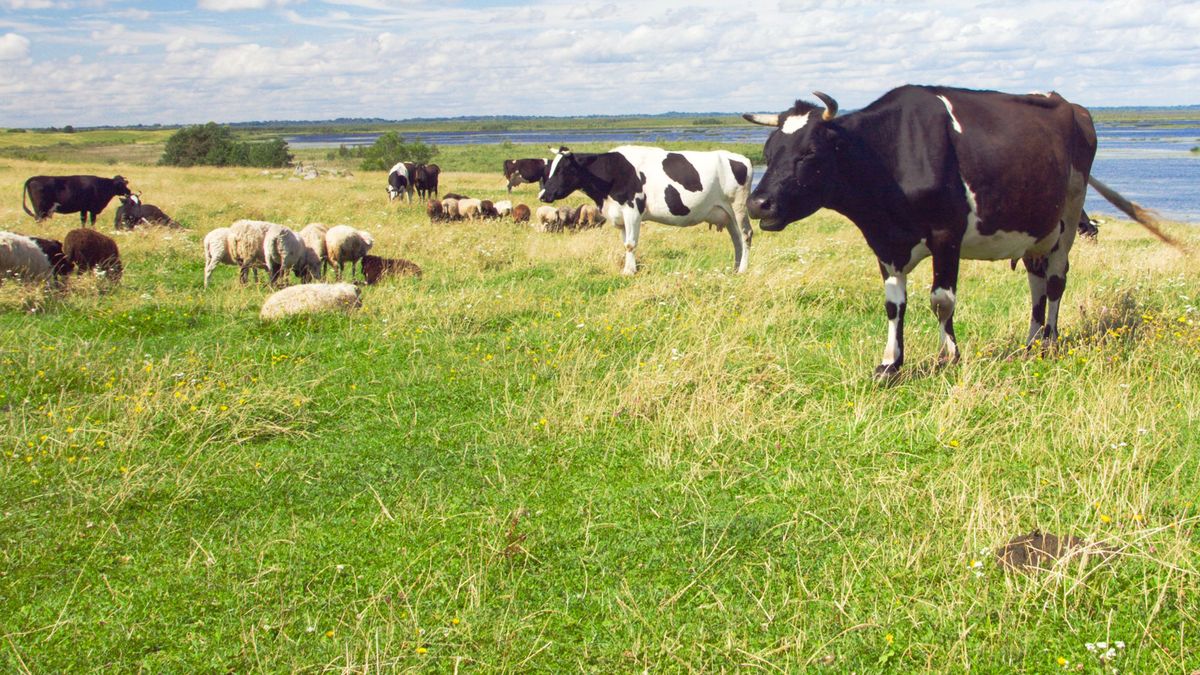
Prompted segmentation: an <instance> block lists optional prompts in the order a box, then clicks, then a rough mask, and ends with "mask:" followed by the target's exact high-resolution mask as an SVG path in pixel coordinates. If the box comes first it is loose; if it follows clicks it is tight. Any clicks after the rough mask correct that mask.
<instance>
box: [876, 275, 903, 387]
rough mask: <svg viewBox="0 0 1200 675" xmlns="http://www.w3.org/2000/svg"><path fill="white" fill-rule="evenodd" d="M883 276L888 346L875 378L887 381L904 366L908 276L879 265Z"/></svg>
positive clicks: (885, 347)
mask: <svg viewBox="0 0 1200 675" xmlns="http://www.w3.org/2000/svg"><path fill="white" fill-rule="evenodd" d="M879 271H880V272H881V273H882V274H883V295H884V298H885V301H884V303H883V308H884V309H885V310H886V311H887V318H888V334H887V345H886V346H884V348H883V360H882V361H881V362H880V363H879V365H878V366H877V367H876V368H875V377H876V378H879V379H886V378H888V377H891V376H893V375H895V374H896V373H898V372H900V366H902V365H904V311H905V309H906V307H907V305H908V276H907V275H906V274H904V272H901V271H899V270H897V269H895V268H893V267H891V266H890V265H884V264H883V263H882V262H881V263H879Z"/></svg>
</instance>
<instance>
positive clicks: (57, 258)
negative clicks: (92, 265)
mask: <svg viewBox="0 0 1200 675" xmlns="http://www.w3.org/2000/svg"><path fill="white" fill-rule="evenodd" d="M30 239H32V240H33V243H35V244H37V245H38V248H40V249H42V253H45V254H46V259H47V260H49V261H50V268H51V269H52V270H53V271H54V274H55V276H60V277H63V276H66V275H68V274H70V273H71V272H74V271H75V265H74V264H72V263H71V261H70V260H67V256H66V255H65V254H64V253H63V245H62V242H61V241H59V240H57V239H43V238H42V237H30Z"/></svg>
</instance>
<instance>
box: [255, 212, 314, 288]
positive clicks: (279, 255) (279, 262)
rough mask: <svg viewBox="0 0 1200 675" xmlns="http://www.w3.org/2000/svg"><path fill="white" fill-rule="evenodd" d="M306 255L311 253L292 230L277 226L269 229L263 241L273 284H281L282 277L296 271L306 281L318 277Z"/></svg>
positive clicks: (264, 255) (264, 254) (268, 270)
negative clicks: (290, 271) (289, 271)
mask: <svg viewBox="0 0 1200 675" xmlns="http://www.w3.org/2000/svg"><path fill="white" fill-rule="evenodd" d="M306 253H309V250H308V248H307V247H305V246H304V242H303V241H301V240H300V237H298V236H296V233H295V232H293V231H292V230H291V228H288V227H284V226H283V225H275V224H272V225H271V227H269V228H267V235H266V237H265V238H264V239H263V260H265V261H266V263H267V274H268V275H269V276H270V279H271V283H272V284H275V283H279V279H280V277H286V276H287V273H288V270H292V271H294V272H295V273H296V276H298V277H300V278H301V279H303V280H305V281H308V280H309V279H312V278H313V277H314V276H316V273H315V271H314V270H313V269H312V268H311V267H310V264H309V263H310V260H311V258H310V257H308V256H305V254H306ZM319 265H320V263H319V262H318V266H319Z"/></svg>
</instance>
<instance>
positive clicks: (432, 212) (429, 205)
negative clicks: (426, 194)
mask: <svg viewBox="0 0 1200 675" xmlns="http://www.w3.org/2000/svg"><path fill="white" fill-rule="evenodd" d="M425 213H426V215H428V216H429V222H430V223H436V222H440V221H441V220H443V216H444V213H445V212H444V211H443V210H442V203H441V202H439V201H438V200H436V199H430V200H429V201H428V202H426V204H425Z"/></svg>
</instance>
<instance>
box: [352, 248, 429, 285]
mask: <svg viewBox="0 0 1200 675" xmlns="http://www.w3.org/2000/svg"><path fill="white" fill-rule="evenodd" d="M362 273H363V277H364V278H365V279H366V280H367V283H368V284H372V285H374V284H376V283H378V282H379V280H380V279H381V278H382V277H385V276H412V277H417V278H418V279H419V278H420V277H421V268H420V267H418V266H417V265H416V264H415V263H413V262H410V261H408V260H404V259H403V258H380V257H379V256H377V255H365V256H363V258H362Z"/></svg>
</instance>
